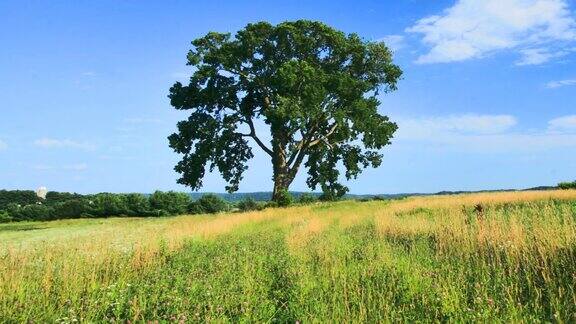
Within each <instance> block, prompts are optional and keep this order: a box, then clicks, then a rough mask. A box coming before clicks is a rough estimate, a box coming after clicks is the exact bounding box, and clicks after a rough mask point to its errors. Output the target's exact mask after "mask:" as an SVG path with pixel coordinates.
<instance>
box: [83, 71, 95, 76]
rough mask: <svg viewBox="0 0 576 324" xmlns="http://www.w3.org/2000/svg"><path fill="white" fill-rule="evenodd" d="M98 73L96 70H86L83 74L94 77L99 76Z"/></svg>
mask: <svg viewBox="0 0 576 324" xmlns="http://www.w3.org/2000/svg"><path fill="white" fill-rule="evenodd" d="M97 75H98V73H96V72H94V71H85V72H82V76H85V77H94V76H97Z"/></svg>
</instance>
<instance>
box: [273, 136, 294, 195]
mask: <svg viewBox="0 0 576 324" xmlns="http://www.w3.org/2000/svg"><path fill="white" fill-rule="evenodd" d="M272 153H273V154H272V168H273V172H274V174H273V176H272V180H273V181H274V189H273V191H272V200H273V201H278V199H280V198H281V197H282V196H281V195H282V193H283V192H284V191H287V190H288V188H289V187H290V184H291V183H292V180H293V179H294V177H292V176H291V173H290V166H289V165H288V164H287V160H286V135H285V132H283V131H282V130H278V129H276V127H274V125H273V126H272Z"/></svg>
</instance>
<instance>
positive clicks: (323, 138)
mask: <svg viewBox="0 0 576 324" xmlns="http://www.w3.org/2000/svg"><path fill="white" fill-rule="evenodd" d="M337 127H338V124H337V123H334V125H332V127H331V128H330V130H329V131H328V133H326V135H322V136H320V137H319V138H317V139H315V140H312V141H310V143H309V144H308V147H312V146H314V145H317V144H318V143H320V142H326V143H328V136H330V135H332V134H333V133H334V132H335V131H336V128H337Z"/></svg>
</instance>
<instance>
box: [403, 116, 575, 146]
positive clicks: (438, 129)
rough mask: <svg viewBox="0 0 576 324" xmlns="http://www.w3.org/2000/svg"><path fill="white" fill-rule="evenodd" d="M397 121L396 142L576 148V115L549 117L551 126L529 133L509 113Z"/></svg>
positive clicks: (439, 144) (434, 144) (427, 144)
mask: <svg viewBox="0 0 576 324" xmlns="http://www.w3.org/2000/svg"><path fill="white" fill-rule="evenodd" d="M398 124H399V130H398V134H397V136H396V141H397V142H399V143H411V144H420V145H425V146H427V147H437V148H442V149H451V150H457V151H466V152H469V151H473V152H504V153H510V152H516V151H542V150H548V149H554V148H561V147H574V148H576V116H566V117H560V118H557V119H553V120H550V121H549V122H548V128H546V129H542V130H541V131H530V132H527V131H520V130H516V126H517V121H516V118H514V117H513V116H510V115H463V116H443V117H430V118H404V119H402V118H401V119H398ZM568 130H570V131H568ZM571 130H575V131H574V132H572V131H571Z"/></svg>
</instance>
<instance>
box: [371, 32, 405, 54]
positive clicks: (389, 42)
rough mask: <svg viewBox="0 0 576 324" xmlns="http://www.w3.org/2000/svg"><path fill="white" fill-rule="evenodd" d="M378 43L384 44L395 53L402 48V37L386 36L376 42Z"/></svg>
mask: <svg viewBox="0 0 576 324" xmlns="http://www.w3.org/2000/svg"><path fill="white" fill-rule="evenodd" d="M377 41H378V42H384V43H385V44H386V46H388V48H389V49H390V50H392V51H393V52H397V51H399V50H400V49H402V48H403V47H404V45H405V44H404V36H402V35H386V36H384V37H382V38H379V39H378V40H377Z"/></svg>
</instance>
